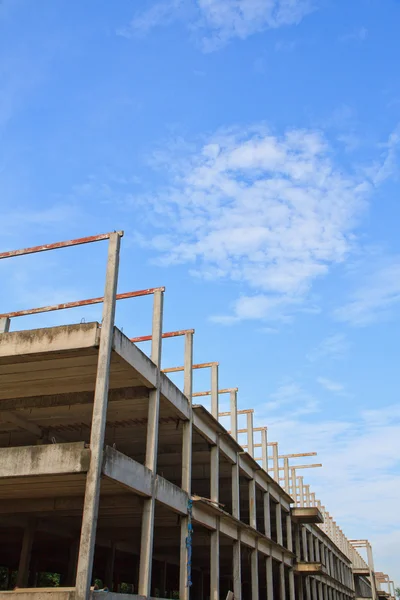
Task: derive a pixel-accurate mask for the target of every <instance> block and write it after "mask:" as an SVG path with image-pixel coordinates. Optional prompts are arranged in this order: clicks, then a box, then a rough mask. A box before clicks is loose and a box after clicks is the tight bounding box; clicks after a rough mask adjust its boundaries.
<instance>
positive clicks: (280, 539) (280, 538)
mask: <svg viewBox="0 0 400 600" xmlns="http://www.w3.org/2000/svg"><path fill="white" fill-rule="evenodd" d="M276 539H277V542H278V544H280V545H281V546H282V544H283V532H282V505H281V504H280V503H279V502H278V503H277V505H276Z"/></svg>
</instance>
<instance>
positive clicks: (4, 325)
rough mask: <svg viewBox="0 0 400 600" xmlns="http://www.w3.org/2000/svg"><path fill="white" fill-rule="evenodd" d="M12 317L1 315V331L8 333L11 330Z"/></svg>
mask: <svg viewBox="0 0 400 600" xmlns="http://www.w3.org/2000/svg"><path fill="white" fill-rule="evenodd" d="M10 323H11V321H10V319H9V318H8V317H0V333H8V332H9V331H10Z"/></svg>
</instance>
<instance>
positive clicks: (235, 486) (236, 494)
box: [232, 454, 240, 519]
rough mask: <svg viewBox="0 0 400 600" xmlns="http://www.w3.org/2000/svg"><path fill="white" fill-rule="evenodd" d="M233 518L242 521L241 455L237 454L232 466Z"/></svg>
mask: <svg viewBox="0 0 400 600" xmlns="http://www.w3.org/2000/svg"><path fill="white" fill-rule="evenodd" d="M232 516H234V517H235V519H240V486H239V455H238V454H236V462H235V464H234V465H232Z"/></svg>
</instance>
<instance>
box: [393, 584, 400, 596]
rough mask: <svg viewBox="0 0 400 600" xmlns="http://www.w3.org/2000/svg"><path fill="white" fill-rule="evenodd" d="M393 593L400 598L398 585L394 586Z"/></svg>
mask: <svg viewBox="0 0 400 600" xmlns="http://www.w3.org/2000/svg"><path fill="white" fill-rule="evenodd" d="M394 593H395V594H396V596H397V598H400V587H397V588H395V590H394Z"/></svg>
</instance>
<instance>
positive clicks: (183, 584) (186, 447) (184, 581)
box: [179, 333, 193, 600]
mask: <svg viewBox="0 0 400 600" xmlns="http://www.w3.org/2000/svg"><path fill="white" fill-rule="evenodd" d="M192 382H193V333H186V334H185V359H184V387H183V393H184V394H185V396H186V398H187V399H188V402H189V406H190V418H189V420H188V421H185V422H184V423H183V426H182V489H183V490H184V491H185V492H187V494H188V497H189V498H190V495H191V480H192V424H193V415H192V408H191V406H192V387H193V386H192ZM189 528H191V516H190V515H189V514H188V515H187V516H183V517H181V549H180V566H179V598H180V599H181V600H189V596H190V587H191V565H190V566H188V563H189V559H190V556H189V548H188V544H187V541H188V542H189V544H191V531H189ZM189 578H190V581H189Z"/></svg>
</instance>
